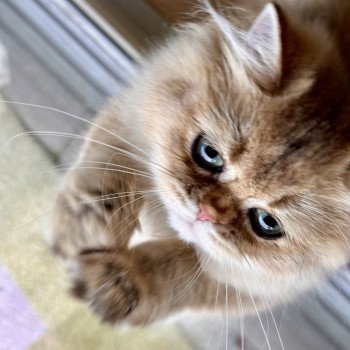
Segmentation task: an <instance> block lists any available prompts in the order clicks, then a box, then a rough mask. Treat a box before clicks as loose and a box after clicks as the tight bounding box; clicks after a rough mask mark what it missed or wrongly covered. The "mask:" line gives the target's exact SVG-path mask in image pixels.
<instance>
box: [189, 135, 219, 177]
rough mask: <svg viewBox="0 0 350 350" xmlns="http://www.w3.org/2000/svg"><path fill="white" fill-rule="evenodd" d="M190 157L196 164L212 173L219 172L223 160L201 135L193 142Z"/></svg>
mask: <svg viewBox="0 0 350 350" xmlns="http://www.w3.org/2000/svg"><path fill="white" fill-rule="evenodd" d="M192 157H193V160H194V161H195V162H196V163H197V165H199V166H200V167H202V168H204V169H206V170H209V171H211V172H213V173H220V172H221V171H222V168H223V166H224V160H223V159H222V157H221V156H220V154H219V152H218V151H217V150H215V149H214V148H213V147H212V146H211V144H210V142H209V141H208V140H207V139H206V138H205V137H203V136H200V137H198V138H197V139H196V141H195V142H194V144H193V148H192Z"/></svg>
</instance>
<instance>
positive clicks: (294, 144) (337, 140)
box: [205, 91, 350, 192]
mask: <svg viewBox="0 0 350 350" xmlns="http://www.w3.org/2000/svg"><path fill="white" fill-rule="evenodd" d="M316 92H317V91H316ZM237 96H239V95H237ZM238 99H239V102H237V100H238ZM237 100H236V101H235V100H234V99H233V98H231V99H230V101H229V103H230V105H228V106H226V107H225V108H226V114H225V113H224V112H223V110H224V108H223V107H222V106H221V107H220V111H221V120H219V119H218V118H216V119H214V120H213V119H212V121H214V123H212V125H211V129H210V132H209V133H210V134H211V135H212V137H214V138H216V140H215V141H214V142H215V143H218V144H219V146H220V147H222V150H223V152H224V153H225V156H226V157H227V159H228V161H229V163H230V165H232V166H233V167H234V168H235V169H236V171H237V173H238V174H240V176H241V177H245V178H246V181H249V183H250V184H251V185H253V184H254V185H255V186H260V187H262V188H263V187H264V188H272V187H281V186H287V187H297V186H300V185H303V186H306V183H307V182H310V183H311V184H312V183H313V182H314V181H315V178H316V179H318V180H325V179H326V177H327V176H328V175H332V174H334V172H333V170H334V167H335V166H338V165H339V163H341V162H343V161H344V162H346V159H348V157H346V154H347V153H349V149H350V140H349V135H350V118H349V115H350V114H349V103H348V101H347V100H346V99H343V98H339V95H338V96H337V98H335V99H334V98H332V99H330V98H325V97H324V96H317V93H315V92H314V91H311V92H310V93H309V94H308V95H305V96H302V97H301V98H298V99H286V98H281V97H271V96H269V97H265V98H264V97H260V98H256V100H254V99H252V98H251V96H248V97H247V98H244V97H242V96H239V97H238V98H237ZM211 109H213V106H211ZM228 110H229V111H230V113H227V111H228ZM205 124H206V127H209V128H210V117H207V120H206V123H205ZM279 192H280V191H279Z"/></svg>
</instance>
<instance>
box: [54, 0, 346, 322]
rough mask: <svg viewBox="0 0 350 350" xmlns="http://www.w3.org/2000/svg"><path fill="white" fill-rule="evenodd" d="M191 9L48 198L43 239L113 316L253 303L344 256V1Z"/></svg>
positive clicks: (234, 309)
mask: <svg viewBox="0 0 350 350" xmlns="http://www.w3.org/2000/svg"><path fill="white" fill-rule="evenodd" d="M226 5H227V6H226ZM204 8H205V11H204V12H205V13H201V15H200V16H199V17H200V18H199V19H198V20H191V21H190V22H189V23H187V24H183V25H181V26H180V27H179V28H177V29H174V33H173V34H172V35H170V37H169V39H167V40H166V42H165V43H164V44H163V45H161V46H160V47H159V48H158V49H157V50H156V51H155V52H154V53H153V54H152V55H150V57H149V59H148V60H147V62H146V63H145V64H144V66H143V67H142V69H141V72H140V75H139V77H138V78H137V79H136V80H135V81H134V82H133V84H132V86H131V87H129V88H127V89H126V90H125V92H124V94H123V95H122V96H118V97H117V98H113V99H111V101H110V103H109V104H108V106H107V107H106V108H105V110H104V111H103V112H102V113H101V114H100V115H99V116H98V118H97V119H96V122H95V123H93V124H94V125H93V126H92V127H91V129H90V131H89V133H88V134H87V136H86V140H85V145H84V147H83V149H82V151H81V154H80V157H79V159H78V161H77V164H76V166H75V167H74V168H73V169H72V170H71V171H70V172H69V174H68V175H67V176H66V179H65V182H64V185H63V188H62V190H61V192H60V194H59V196H58V199H57V204H56V209H55V215H54V219H53V233H54V235H53V243H52V248H53V250H54V252H55V253H56V254H58V255H59V256H61V257H62V258H63V259H64V261H66V262H67V266H68V269H69V273H70V278H71V281H72V292H73V293H74V294H75V295H76V296H77V297H79V298H81V299H82V300H85V301H86V302H88V303H89V305H90V307H91V308H92V310H93V311H94V312H95V313H96V314H98V315H99V316H100V318H101V319H102V320H104V321H106V322H109V323H111V324H118V323H122V322H126V323H128V324H131V325H145V324H149V323H151V322H154V321H156V320H159V319H162V318H166V317H168V316H170V315H172V314H176V313H178V312H180V311H182V310H186V309H192V310H212V311H215V310H223V309H227V310H228V311H229V312H230V313H232V314H235V313H237V314H238V313H242V314H248V313H250V312H257V311H259V310H262V309H264V308H266V307H267V306H266V305H269V307H270V306H273V305H276V304H278V303H282V302H285V301H286V300H289V299H290V298H293V297H294V296H296V295H298V294H300V293H302V292H303V291H305V290H307V289H308V288H310V287H312V286H314V285H315V284H316V283H318V282H319V281H320V280H321V279H324V278H325V277H326V276H328V275H329V274H330V273H332V272H333V271H335V270H337V269H338V268H339V267H340V266H342V265H343V264H346V263H347V262H348V261H349V257H350V248H349V239H350V235H349V225H350V98H349V91H350V85H349V71H350V70H349V69H350V67H349V62H350V51H349V50H350V34H349V32H348V30H347V26H348V23H347V19H348V18H349V16H350V2H348V1H347V0H332V1H326V0H311V1H301V0H300V1H297V0H289V1H288V0H284V1H282V0H280V1H274V2H273V3H271V2H267V1H258V0H256V1H254V0H251V1H243V2H241V3H239V2H238V1H234V2H233V1H231V2H230V1H228V2H225V6H223V7H222V8H219V9H218V8H214V7H212V6H211V5H210V4H206V6H204ZM136 230H138V231H142V232H143V234H145V235H148V236H149V239H148V240H147V241H145V242H141V243H138V244H133V245H132V243H131V242H132V241H131V238H132V237H133V234H134V232H135V231H136Z"/></svg>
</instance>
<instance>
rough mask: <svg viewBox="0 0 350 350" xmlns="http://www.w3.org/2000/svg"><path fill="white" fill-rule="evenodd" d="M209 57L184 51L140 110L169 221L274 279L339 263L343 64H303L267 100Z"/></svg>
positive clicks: (349, 132)
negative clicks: (182, 61)
mask: <svg viewBox="0 0 350 350" xmlns="http://www.w3.org/2000/svg"><path fill="white" fill-rule="evenodd" d="M268 11H271V9H270V10H268ZM265 12H266V11H265ZM263 16H264V15H263ZM265 16H267V17H268V16H271V13H267V14H265ZM260 17H261V16H260ZM260 20H261V19H260ZM262 20H266V19H265V18H263V19H262ZM267 20H268V19H267ZM256 25H259V24H256ZM257 34H259V33H257ZM272 34H274V33H272ZM213 40H215V35H214V39H213ZM212 47H213V46H212ZM213 50H214V48H213ZM217 50H218V51H216V52H215V51H213V52H215V53H213V52H212V53H206V54H204V55H202V57H201V58H198V59H196V60H191V53H190V52H188V57H189V60H188V61H187V64H188V67H186V68H183V70H184V72H182V73H181V78H180V77H176V74H175V77H176V79H173V80H169V79H168V80H167V83H166V84H164V82H162V83H159V84H160V85H158V86H157V87H156V88H155V91H156V92H155V93H156V94H158V100H157V102H152V103H151V105H152V107H149V109H150V111H151V110H152V113H153V115H154V117H153V118H152V122H151V125H152V126H151V129H150V133H151V135H152V140H153V142H154V147H153V152H154V153H153V157H154V159H156V160H157V163H158V164H160V165H161V166H162V167H163V170H164V169H167V171H166V172H167V173H166V172H165V173H164V172H162V171H160V170H161V169H160V168H159V167H158V168H157V167H156V166H155V167H154V168H153V170H154V173H155V175H156V178H157V180H156V185H157V186H158V188H159V190H160V191H161V192H160V193H161V198H162V200H163V202H164V204H165V206H166V208H167V212H168V218H169V222H170V224H171V225H172V227H173V228H174V229H175V230H176V231H177V232H178V234H179V236H180V237H181V238H182V239H184V240H185V241H188V242H191V243H192V244H194V245H195V246H197V247H198V248H199V249H200V250H202V251H204V252H205V253H207V254H208V255H210V256H211V257H212V258H214V259H216V260H217V261H220V262H221V263H224V264H229V265H228V266H231V267H233V268H236V269H244V268H245V267H246V266H247V265H249V267H250V268H252V269H254V271H257V272H258V273H262V274H265V275H269V276H277V275H279V276H283V275H285V274H287V275H288V273H289V272H291V273H302V272H303V271H304V270H305V271H311V270H312V271H315V270H318V269H320V270H322V269H324V270H327V269H333V268H335V267H337V266H339V265H340V264H342V263H345V262H346V260H347V259H348V257H349V250H350V248H349V244H350V235H349V233H348V227H349V224H350V194H349V188H347V184H346V181H347V180H346V179H347V175H346V173H347V172H348V169H349V168H348V164H349V159H350V157H349V149H350V117H349V116H350V114H349V113H350V101H349V99H348V98H347V96H346V93H345V92H346V91H345V90H346V88H347V82H346V80H344V74H343V70H342V69H343V67H342V65H341V64H340V63H339V61H338V60H337V58H336V57H333V58H334V61H330V62H328V61H327V60H325V61H323V62H322V63H319V64H318V65H317V67H316V68H315V67H313V68H314V70H313V68H312V69H311V70H312V72H313V73H314V74H311V73H310V72H307V70H306V69H304V68H305V66H304V67H303V70H301V71H300V72H299V73H300V74H297V75H296V76H294V77H291V78H290V81H289V84H290V86H289V87H286V86H284V87H283V88H281V89H280V90H278V89H277V90H274V91H273V92H271V90H270V91H267V90H268V89H266V88H262V87H261V84H260V82H261V81H260V79H261V75H260V73H259V76H258V77H257V79H255V80H254V79H251V77H249V75H246V76H244V74H245V73H242V70H243V68H242V65H239V63H237V66H236V67H235V66H234V67H232V62H229V63H228V62H227V61H228V60H227V59H225V57H224V52H223V50H222V49H220V48H218V47H217ZM197 52H198V51H197ZM270 54H271V53H270ZM304 63H305V62H304ZM304 63H303V64H304ZM234 64H235V63H234ZM191 65H192V66H191ZM306 72H307V73H306ZM186 74H187V79H186ZM188 74H191V76H188ZM303 74H304V75H303ZM311 76H312V78H310V77H311ZM268 79H270V77H269V78H268ZM251 80H254V81H251ZM257 80H258V83H257ZM268 85H269V87H270V86H271V84H268ZM272 85H273V84H272ZM265 87H266V86H265ZM162 89H163V91H162ZM164 91H165V93H164ZM159 96H161V97H159ZM152 98H155V96H153V97H152Z"/></svg>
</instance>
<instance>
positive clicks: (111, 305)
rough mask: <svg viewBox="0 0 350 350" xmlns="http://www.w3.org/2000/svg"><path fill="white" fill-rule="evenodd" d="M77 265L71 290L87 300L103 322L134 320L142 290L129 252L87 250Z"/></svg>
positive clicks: (113, 322) (74, 269)
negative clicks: (132, 316) (132, 317)
mask: <svg viewBox="0 0 350 350" xmlns="http://www.w3.org/2000/svg"><path fill="white" fill-rule="evenodd" d="M74 265H75V266H74V268H73V271H72V272H73V276H72V277H73V287H72V293H73V294H74V295H75V296H76V297H78V298H80V299H83V300H85V301H87V302H88V303H89V305H90V307H91V308H92V310H93V311H94V312H95V313H96V314H98V315H99V316H100V317H101V319H102V320H103V321H104V322H108V323H112V324H115V323H119V322H122V321H128V322H130V323H133V322H132V320H131V317H130V316H131V315H132V314H133V313H134V311H135V310H136V308H137V306H138V305H139V303H140V298H141V294H142V291H141V288H140V287H138V285H139V284H140V281H138V279H137V278H136V276H135V273H133V271H132V265H131V259H130V258H129V254H128V252H124V253H121V252H118V253H115V252H110V251H105V250H99V251H85V252H83V253H81V255H80V257H79V258H78V260H77V261H76V262H75V263H74Z"/></svg>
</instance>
